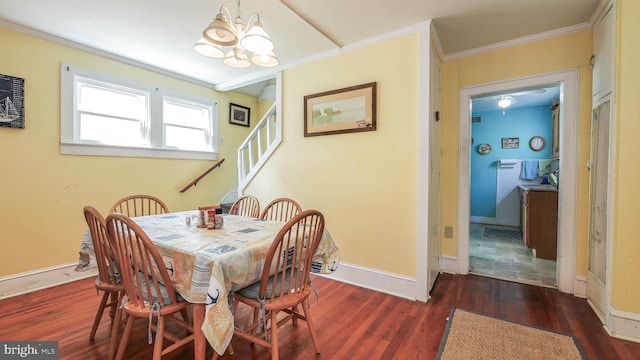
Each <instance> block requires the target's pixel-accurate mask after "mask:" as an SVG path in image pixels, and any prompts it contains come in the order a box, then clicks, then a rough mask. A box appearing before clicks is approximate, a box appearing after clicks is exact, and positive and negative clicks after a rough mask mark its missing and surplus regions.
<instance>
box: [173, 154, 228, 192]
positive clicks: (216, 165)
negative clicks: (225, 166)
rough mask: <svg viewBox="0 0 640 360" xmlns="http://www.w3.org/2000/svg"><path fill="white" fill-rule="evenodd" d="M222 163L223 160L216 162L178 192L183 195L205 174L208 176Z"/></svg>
mask: <svg viewBox="0 0 640 360" xmlns="http://www.w3.org/2000/svg"><path fill="white" fill-rule="evenodd" d="M223 162H224V159H220V160H218V162H216V163H215V164H213V166H212V167H210V168H209V169H208V170H207V171H205V172H203V173H202V175H200V176H198V177H197V178H196V179H195V180H193V181H192V182H190V183H189V185H187V186H185V187H184V189H182V190H180V192H181V193H183V192H185V191H187V190H189V188H190V187H192V186H196V185H197V184H198V181H200V180H201V179H202V178H203V177H205V176H207V174H209V173H210V172H211V171H212V170H213V169H215V168H217V167H218V166H220V165H222V163H223Z"/></svg>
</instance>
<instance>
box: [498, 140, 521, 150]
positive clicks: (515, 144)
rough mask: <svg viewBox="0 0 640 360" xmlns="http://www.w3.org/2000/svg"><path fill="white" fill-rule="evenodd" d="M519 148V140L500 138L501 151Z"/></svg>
mask: <svg viewBox="0 0 640 360" xmlns="http://www.w3.org/2000/svg"><path fill="white" fill-rule="evenodd" d="M519 147H520V138H502V148H503V149H518V148H519Z"/></svg>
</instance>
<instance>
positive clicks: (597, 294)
mask: <svg viewBox="0 0 640 360" xmlns="http://www.w3.org/2000/svg"><path fill="white" fill-rule="evenodd" d="M610 117H611V102H610V101H606V102H605V103H603V104H602V105H600V106H599V107H597V108H596V109H595V110H594V111H593V119H592V122H591V160H590V185H589V186H590V190H591V191H590V194H591V213H590V218H589V263H588V269H589V272H588V276H587V299H589V301H590V302H591V303H592V304H593V306H595V308H596V312H599V314H598V315H599V316H600V318H601V319H604V314H606V309H607V303H608V300H609V299H608V295H607V286H608V281H607V276H608V267H609V264H608V262H607V259H608V256H607V254H608V253H609V237H608V233H607V227H608V226H607V225H608V213H609V211H608V199H609V186H608V184H609V124H610Z"/></svg>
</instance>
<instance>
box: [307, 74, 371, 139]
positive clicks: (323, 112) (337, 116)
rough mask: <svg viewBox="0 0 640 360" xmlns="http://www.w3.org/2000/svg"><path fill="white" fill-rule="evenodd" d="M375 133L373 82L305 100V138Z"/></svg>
mask: <svg viewBox="0 0 640 360" xmlns="http://www.w3.org/2000/svg"><path fill="white" fill-rule="evenodd" d="M374 130H376V83H375V82H372V83H368V84H362V85H357V86H352V87H348V88H344V89H338V90H332V91H326V92H322V93H318V94H313V95H307V96H305V97H304V136H317V135H329V134H340V133H350V132H362V131H374Z"/></svg>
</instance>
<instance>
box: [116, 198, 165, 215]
mask: <svg viewBox="0 0 640 360" xmlns="http://www.w3.org/2000/svg"><path fill="white" fill-rule="evenodd" d="M168 212H169V207H167V205H166V204H165V203H164V202H163V201H162V200H160V199H158V198H157V197H155V196H151V195H130V196H126V197H123V198H122V199H120V200H118V201H116V203H115V204H113V206H112V207H111V209H110V210H109V214H113V213H120V214H124V215H127V216H129V217H136V216H146V215H156V214H166V213H168Z"/></svg>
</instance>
